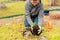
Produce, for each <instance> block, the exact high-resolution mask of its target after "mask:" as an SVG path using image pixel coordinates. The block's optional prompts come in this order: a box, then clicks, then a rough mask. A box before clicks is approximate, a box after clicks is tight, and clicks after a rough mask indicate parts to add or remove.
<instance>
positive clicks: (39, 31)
mask: <svg viewBox="0 0 60 40" xmlns="http://www.w3.org/2000/svg"><path fill="white" fill-rule="evenodd" d="M41 30H42V28H41V26H39V30H38V34H39V33H41Z"/></svg>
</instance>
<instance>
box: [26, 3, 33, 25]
mask: <svg viewBox="0 0 60 40" xmlns="http://www.w3.org/2000/svg"><path fill="white" fill-rule="evenodd" d="M25 12H26V18H27V21H28V23H29V24H30V26H33V22H32V20H31V17H30V6H29V4H28V3H26V5H25Z"/></svg>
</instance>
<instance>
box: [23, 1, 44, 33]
mask: <svg viewBox="0 0 60 40" xmlns="http://www.w3.org/2000/svg"><path fill="white" fill-rule="evenodd" d="M43 11H44V9H43V4H42V2H41V0H27V1H26V4H25V12H26V17H25V20H24V24H25V27H27V28H29V27H31V29H33V27H34V23H36V24H37V25H38V27H39V29H40V30H39V32H38V33H40V32H41V28H42V24H43Z"/></svg>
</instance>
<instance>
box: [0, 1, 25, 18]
mask: <svg viewBox="0 0 60 40" xmlns="http://www.w3.org/2000/svg"><path fill="white" fill-rule="evenodd" d="M6 6H7V8H5V9H0V17H4V16H10V15H14V14H24V13H25V12H24V2H23V1H22V2H13V3H7V4H6Z"/></svg>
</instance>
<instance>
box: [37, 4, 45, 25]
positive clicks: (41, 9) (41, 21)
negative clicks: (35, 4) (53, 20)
mask: <svg viewBox="0 0 60 40" xmlns="http://www.w3.org/2000/svg"><path fill="white" fill-rule="evenodd" d="M43 12H44V8H43V5H42V4H41V6H40V11H39V15H38V26H42V24H43Z"/></svg>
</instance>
